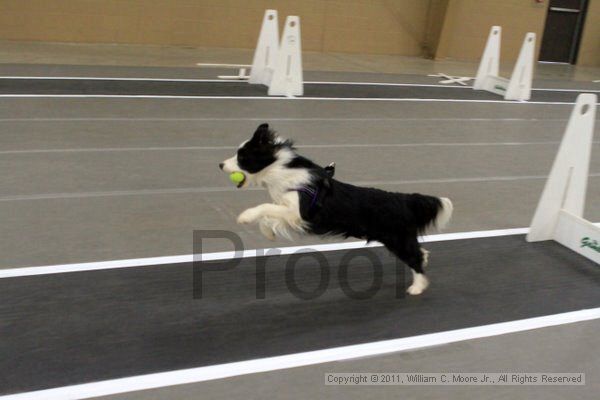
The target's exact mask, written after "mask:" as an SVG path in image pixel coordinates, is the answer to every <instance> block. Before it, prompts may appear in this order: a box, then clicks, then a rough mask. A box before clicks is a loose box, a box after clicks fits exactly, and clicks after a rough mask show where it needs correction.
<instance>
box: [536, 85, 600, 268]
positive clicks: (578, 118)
mask: <svg viewBox="0 0 600 400" xmlns="http://www.w3.org/2000/svg"><path fill="white" fill-rule="evenodd" d="M597 101H598V97H597V96H596V95H595V94H589V93H585V94H580V95H579V96H578V97H577V103H576V104H575V107H574V108H573V111H572V112H571V117H570V119H569V123H568V124H567V129H566V131H565V135H564V137H563V140H562V142H561V144H560V148H559V149H558V153H557V155H556V159H555V160H554V164H553V166H552V170H551V171H550V176H548V180H547V181H546V185H545V187H544V191H543V192H542V196H541V197H540V201H539V204H538V206H537V209H536V211H535V215H534V216H533V220H532V222H531V227H530V229H529V233H528V235H527V241H529V242H537V241H542V240H556V241H557V242H559V243H560V244H562V245H564V246H566V247H568V248H570V249H571V250H573V251H575V252H576V253H578V254H581V255H582V256H584V257H587V258H588V259H590V260H592V261H595V262H596V263H598V264H600V227H598V226H596V225H594V224H592V223H591V222H589V221H586V220H585V219H583V208H584V205H585V197H586V189H587V181H588V172H589V164H590V157H591V151H592V140H593V134H594V122H595V118H596V103H597Z"/></svg>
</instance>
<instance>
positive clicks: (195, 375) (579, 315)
mask: <svg viewBox="0 0 600 400" xmlns="http://www.w3.org/2000/svg"><path fill="white" fill-rule="evenodd" d="M599 318H600V308H592V309H587V310H579V311H572V312H566V313H561V314H553V315H546V316H542V317H535V318H527V319H521V320H516V321H509V322H501V323H496V324H490V325H482V326H476V327H471V328H464V329H456V330H451V331H444V332H436V333H430V334H425V335H419V336H412V337H406V338H400V339H391V340H383V341H379V342H371V343H363V344H357V345H350V346H343V347H334V348H329V349H324V350H316V351H309V352H304V353H295V354H288V355H282V356H275V357H268V358H260V359H255V360H249V361H240V362H232V363H227V364H219V365H211V366H206V367H199V368H190V369H182V370H175V371H168V372H159V373H154V374H147V375H139V376H132V377H127V378H119V379H111V380H106V381H100V382H93V383H84V384H80V385H73V386H64V387H58V388H54V389H46V390H40V391H35V392H27V393H20V394H14V395H8V396H0V400H25V399H27V400H38V399H39V400H64V399H87V398H91V397H97V396H108V395H114V394H119V393H127V392H134V391H139V390H148V389H157V388H164V387H168V386H174V385H183V384H193V383H198V382H205V381H211V380H215V379H224V378H230V377H234V376H240V375H248V374H256V373H262V372H269V371H277V370H282V369H289V368H297V367H305V366H308V365H316V364H323V363H330V362H340V361H351V360H353V359H358V358H363V357H374V356H382V355H386V354H391V353H397V352H401V351H407V350H416V349H422V348H425V347H430V346H440V345H446V344H450V343H456V342H462V341H466V340H473V339H481V338H488V337H493V336H499V335H506V334H510V333H517V332H523V331H530V330H533V329H540V328H547V327H552V326H558V325H566V324H573V323H577V322H583V321H591V320H596V319H599Z"/></svg>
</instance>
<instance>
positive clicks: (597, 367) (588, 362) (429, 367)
mask: <svg viewBox="0 0 600 400" xmlns="http://www.w3.org/2000/svg"><path fill="white" fill-rule="evenodd" d="M599 328H600V322H599V321H598V320H595V321H589V322H580V323H577V324H570V325H563V326H557V327H551V328H543V329H537V330H533V331H527V332H519V333H514V334H509V335H503V336H497V337H492V338H485V339H476V340H469V341H465V342H458V343H454V344H449V345H444V346H439V347H432V348H428V349H421V350H416V351H409V352H403V353H397V354H391V355H386V356H379V357H373V358H365V359H358V360H351V361H344V362H335V363H326V364H319V365H312V366H307V367H301V368H294V369H286V370H279V371H273V372H266V373H261V374H252V375H244V376H237V377H233V378H227V379H220V380H216V381H209V382H202V383H196V384H190V385H180V386H172V387H167V388H161V389H156V390H148V391H140V392H132V393H125V394H121V395H114V396H103V397H96V399H98V400H101V399H102V400H159V399H178V400H192V399H194V400H196V399H211V400H218V399H257V400H258V399H266V398H269V399H277V400H279V399H281V400H284V399H285V400H303V399H398V398H400V399H490V400H491V399H548V400H550V399H552V400H554V399H556V400H563V399H567V398H569V399H578V400H584V399H590V400H592V399H597V398H598V392H599V391H600V354H599V353H598V352H597V351H590V349H596V348H598V346H600V338H599V337H598V334H597V332H598V329H599ZM357 372H373V373H377V372H381V373H385V372H404V373H410V372H423V373H447V372H448V373H451V372H490V373H491V372H503V373H506V372H532V373H533V372H573V373H578V372H583V373H585V374H586V385H585V386H326V385H325V374H327V373H357Z"/></svg>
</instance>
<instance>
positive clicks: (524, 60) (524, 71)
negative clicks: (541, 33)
mask: <svg viewBox="0 0 600 400" xmlns="http://www.w3.org/2000/svg"><path fill="white" fill-rule="evenodd" d="M501 35H502V28H501V27H500V26H492V29H491V30H490V34H489V36H488V40H487V42H486V45H485V49H484V51H483V56H482V57H481V61H480V63H479V68H478V69H477V76H476V77H475V83H474V84H473V89H475V90H486V91H488V92H491V93H495V94H497V95H500V96H502V97H504V99H505V100H520V101H526V100H529V99H530V98H531V83H532V80H533V65H534V62H535V33H533V32H529V33H527V34H526V35H525V39H524V40H523V45H522V46H521V51H520V52H519V58H518V59H517V63H516V64H515V67H514V70H513V73H512V75H511V77H510V79H507V78H503V77H501V76H499V75H498V74H499V69H500V42H501Z"/></svg>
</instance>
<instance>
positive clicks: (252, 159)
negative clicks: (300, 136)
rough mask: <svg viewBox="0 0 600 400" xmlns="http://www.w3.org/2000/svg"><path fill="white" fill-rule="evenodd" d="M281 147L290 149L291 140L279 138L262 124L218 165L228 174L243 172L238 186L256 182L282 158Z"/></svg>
mask: <svg viewBox="0 0 600 400" xmlns="http://www.w3.org/2000/svg"><path fill="white" fill-rule="evenodd" d="M282 149H292V142H290V141H289V140H282V139H280V138H279V137H277V135H276V134H275V132H274V131H272V130H271V129H269V125H268V124H262V125H260V126H259V127H258V128H256V132H254V135H252V138H251V139H250V140H247V141H245V142H244V143H242V144H241V145H240V147H239V148H238V151H237V153H236V155H234V156H233V157H231V158H228V159H227V160H225V161H223V162H222V163H219V167H220V168H221V169H222V170H223V171H224V172H226V173H228V174H230V173H232V172H236V171H240V172H243V173H244V175H245V179H244V180H243V181H242V182H240V183H239V184H238V185H237V187H238V188H241V187H246V186H248V185H249V184H258V183H260V177H261V175H264V174H265V173H266V171H268V170H269V167H271V166H273V165H274V164H275V163H277V161H280V160H281V159H282V154H281V151H282Z"/></svg>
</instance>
